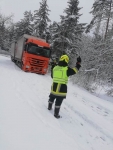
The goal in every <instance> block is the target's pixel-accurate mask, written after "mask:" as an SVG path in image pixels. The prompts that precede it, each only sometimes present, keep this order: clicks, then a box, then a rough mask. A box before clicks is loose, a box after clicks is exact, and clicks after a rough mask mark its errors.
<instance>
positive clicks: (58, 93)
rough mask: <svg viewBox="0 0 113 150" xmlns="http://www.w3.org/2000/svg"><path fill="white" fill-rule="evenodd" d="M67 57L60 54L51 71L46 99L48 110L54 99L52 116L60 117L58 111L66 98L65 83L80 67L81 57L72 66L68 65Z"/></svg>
mask: <svg viewBox="0 0 113 150" xmlns="http://www.w3.org/2000/svg"><path fill="white" fill-rule="evenodd" d="M68 63H69V57H68V56H67V55H62V56H61V57H60V59H59V62H58V65H57V66H55V67H54V68H53V70H52V72H51V77H52V78H53V83H52V86H51V92H50V95H49V101H48V110H51V109H52V105H53V103H54V100H56V101H55V109H54V117H56V118H60V115H59V111H60V107H61V104H62V102H63V99H65V98H66V94H67V83H68V77H69V76H71V75H74V74H76V73H78V71H79V69H80V67H81V58H80V56H79V57H78V58H77V62H76V66H75V67H74V68H70V67H68Z"/></svg>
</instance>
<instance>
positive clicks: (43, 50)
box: [28, 45, 50, 58]
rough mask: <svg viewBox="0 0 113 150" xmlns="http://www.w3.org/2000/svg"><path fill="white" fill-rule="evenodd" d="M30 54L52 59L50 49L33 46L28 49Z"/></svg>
mask: <svg viewBox="0 0 113 150" xmlns="http://www.w3.org/2000/svg"><path fill="white" fill-rule="evenodd" d="M28 53H31V54H35V55H40V56H43V57H48V58H49V57H50V49H49V48H46V47H38V46H35V45H31V46H30V47H29V48H28Z"/></svg>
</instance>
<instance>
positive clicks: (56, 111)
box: [54, 106, 60, 119]
mask: <svg viewBox="0 0 113 150" xmlns="http://www.w3.org/2000/svg"><path fill="white" fill-rule="evenodd" d="M59 111H60V107H59V106H55V110H54V117H55V118H57V119H59V118H60V115H59Z"/></svg>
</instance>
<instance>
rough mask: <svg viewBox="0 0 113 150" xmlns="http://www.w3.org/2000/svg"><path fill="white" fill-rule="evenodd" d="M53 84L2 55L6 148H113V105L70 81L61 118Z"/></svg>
mask: <svg viewBox="0 0 113 150" xmlns="http://www.w3.org/2000/svg"><path fill="white" fill-rule="evenodd" d="M51 83H52V80H51V77H50V75H49V74H47V75H44V76H43V75H38V74H34V73H26V72H23V71H22V70H20V69H19V68H18V67H17V66H16V65H15V64H14V63H13V62H11V60H10V58H9V57H5V56H0V150H53V149H54V150H113V103H111V102H109V101H105V100H103V99H100V98H97V97H95V96H93V95H91V94H90V93H88V92H86V91H84V90H82V89H79V88H78V87H76V86H75V85H72V84H71V83H69V85H68V95H67V99H65V100H64V102H63V104H62V107H61V111H60V114H61V116H62V118H61V119H56V118H54V117H53V110H52V111H50V112H49V111H48V110H47V103H48V95H49V92H50V87H51Z"/></svg>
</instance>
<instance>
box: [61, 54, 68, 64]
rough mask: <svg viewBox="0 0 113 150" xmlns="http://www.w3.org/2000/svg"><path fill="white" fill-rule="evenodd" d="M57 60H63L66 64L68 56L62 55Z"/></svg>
mask: <svg viewBox="0 0 113 150" xmlns="http://www.w3.org/2000/svg"><path fill="white" fill-rule="evenodd" d="M59 61H65V62H66V63H67V64H68V63H69V57H68V56H67V55H62V56H61V57H60V59H59Z"/></svg>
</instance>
